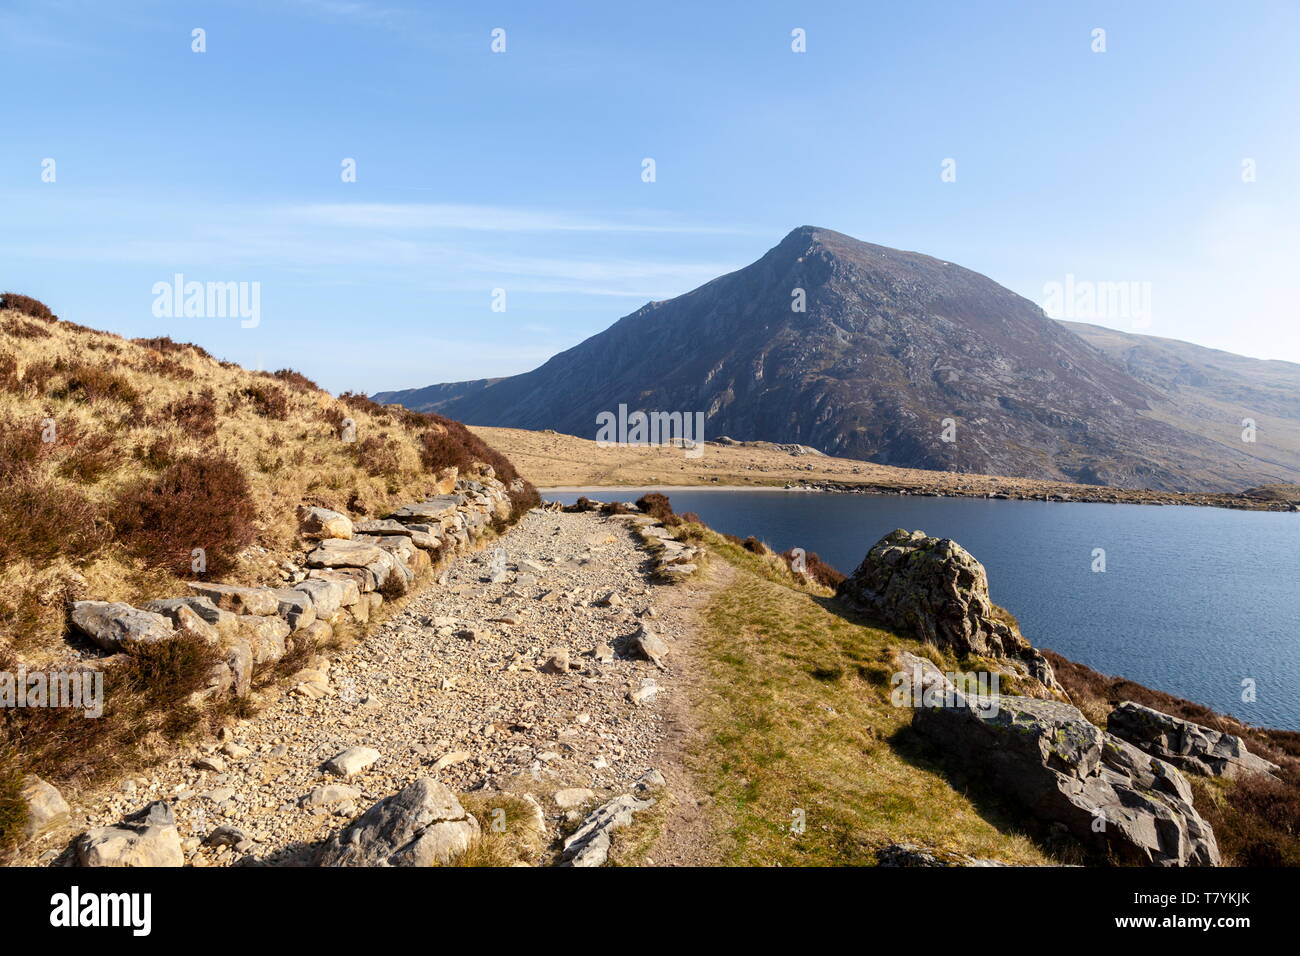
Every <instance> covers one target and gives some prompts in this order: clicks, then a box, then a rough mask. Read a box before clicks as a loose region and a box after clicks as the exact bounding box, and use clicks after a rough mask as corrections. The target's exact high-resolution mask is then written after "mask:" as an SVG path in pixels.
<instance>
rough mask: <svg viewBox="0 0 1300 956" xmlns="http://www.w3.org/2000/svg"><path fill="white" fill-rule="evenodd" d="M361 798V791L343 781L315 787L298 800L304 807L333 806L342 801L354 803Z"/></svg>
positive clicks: (342, 802)
mask: <svg viewBox="0 0 1300 956" xmlns="http://www.w3.org/2000/svg"><path fill="white" fill-rule="evenodd" d="M360 799H361V791H360V790H358V789H357V788H356V787H349V786H348V785H347V784H345V783H327V784H325V785H324V786H320V787H317V788H315V789H314V790H312V791H311V793H308V794H307V795H306V796H304V797H303V798H302V800H301V801H300V802H301V804H302V805H303V806H304V807H333V806H338V805H340V804H344V803H355V802H356V801H357V800H360Z"/></svg>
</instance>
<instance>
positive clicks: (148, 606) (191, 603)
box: [144, 594, 236, 637]
mask: <svg viewBox="0 0 1300 956" xmlns="http://www.w3.org/2000/svg"><path fill="white" fill-rule="evenodd" d="M181 608H185V609H187V610H190V611H193V612H194V613H195V614H197V615H198V616H199V617H200V618H202V619H203V620H204V621H205V622H206V623H208V624H211V625H212V626H213V627H215V628H216V629H217V633H218V634H220V635H221V636H222V637H229V636H230V635H232V634H234V633H235V630H236V624H235V615H234V614H233V613H232V612H230V611H227V610H224V609H222V608H219V607H217V606H216V605H215V604H213V603H212V601H211V599H209V598H205V597H203V596H201V595H198V594H192V595H190V596H188V597H174V598H161V599H159V600H156V601H148V602H146V603H145V605H144V609H145V610H146V611H153V612H154V613H155V614H161V615H162V616H163V617H165V618H168V619H169V620H171V621H173V622H175V621H178V620H180V617H181Z"/></svg>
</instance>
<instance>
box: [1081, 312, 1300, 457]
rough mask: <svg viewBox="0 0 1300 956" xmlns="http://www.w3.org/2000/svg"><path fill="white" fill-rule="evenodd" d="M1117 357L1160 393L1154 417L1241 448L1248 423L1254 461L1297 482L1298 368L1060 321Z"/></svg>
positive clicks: (1299, 448) (1299, 431)
mask: <svg viewBox="0 0 1300 956" xmlns="http://www.w3.org/2000/svg"><path fill="white" fill-rule="evenodd" d="M1061 324H1062V325H1064V326H1065V327H1066V328H1068V329H1069V330H1070V331H1072V332H1074V333H1075V334H1076V335H1078V336H1079V337H1080V338H1082V339H1083V340H1084V341H1086V342H1087V343H1088V344H1089V345H1092V346H1094V347H1096V348H1098V349H1100V350H1101V351H1102V352H1104V353H1105V354H1106V355H1108V356H1109V357H1111V358H1113V359H1114V360H1116V361H1117V362H1119V363H1120V364H1122V365H1123V366H1124V368H1125V369H1126V370H1127V371H1128V372H1129V374H1131V375H1132V376H1133V377H1134V378H1136V379H1138V380H1139V381H1141V382H1144V383H1146V384H1148V385H1151V386H1152V387H1154V388H1156V389H1158V390H1159V391H1160V393H1161V394H1162V396H1163V397H1164V401H1163V402H1161V403H1159V404H1157V405H1155V406H1153V407H1152V409H1151V410H1150V412H1149V413H1148V414H1150V415H1151V416H1152V417H1154V418H1159V419H1160V420H1162V421H1165V422H1168V423H1169V424H1174V425H1177V426H1179V427H1181V428H1185V429H1187V430H1188V431H1193V432H1196V433H1197V434H1199V435H1201V436H1203V437H1205V438H1209V439H1211V440H1213V441H1217V442H1219V443H1220V444H1222V445H1224V446H1225V447H1226V448H1228V449H1231V450H1232V451H1237V450H1239V449H1241V448H1242V447H1243V443H1242V440H1241V433H1242V424H1241V423H1242V421H1243V420H1244V419H1251V420H1252V421H1254V422H1255V425H1256V429H1257V436H1256V438H1257V440H1256V442H1255V445H1254V446H1253V447H1252V448H1251V454H1252V455H1254V456H1255V457H1256V458H1258V459H1259V460H1260V461H1262V462H1265V463H1267V465H1268V466H1273V467H1276V469H1277V470H1278V474H1279V475H1285V476H1287V478H1288V480H1289V481H1292V482H1294V481H1295V480H1296V479H1295V475H1296V474H1297V473H1300V365H1297V364H1296V363H1294V362H1280V361H1276V360H1272V361H1269V360H1265V359H1254V358H1246V357H1245V356H1242V355H1233V354H1232V353H1231V352H1221V351H1219V350H1218V349H1207V348H1204V347H1203V346H1200V345H1192V344H1191V343H1190V342H1179V341H1178V340H1176V339H1165V338H1158V337H1156V336H1154V335H1134V334H1131V333H1127V332H1117V331H1115V330H1114V329H1106V328H1102V327H1101V326H1097V325H1086V324H1084V323H1082V322H1062V323H1061Z"/></svg>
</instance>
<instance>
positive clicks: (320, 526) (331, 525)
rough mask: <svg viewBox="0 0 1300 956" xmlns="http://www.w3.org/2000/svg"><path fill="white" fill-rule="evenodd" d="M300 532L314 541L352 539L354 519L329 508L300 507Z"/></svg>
mask: <svg viewBox="0 0 1300 956" xmlns="http://www.w3.org/2000/svg"><path fill="white" fill-rule="evenodd" d="M298 532H299V533H300V534H301V535H302V536H303V537H304V538H308V539H312V540H321V539H324V538H350V537H352V519H351V518H349V517H348V516H347V515H345V514H340V513H339V512H337V511H331V510H330V509H329V508H313V507H310V506H308V505H299V506H298Z"/></svg>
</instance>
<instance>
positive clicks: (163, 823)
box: [76, 801, 185, 866]
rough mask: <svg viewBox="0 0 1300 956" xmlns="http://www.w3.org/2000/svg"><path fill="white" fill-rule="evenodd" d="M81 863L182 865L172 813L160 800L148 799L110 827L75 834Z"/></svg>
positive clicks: (183, 858)
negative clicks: (155, 801)
mask: <svg viewBox="0 0 1300 956" xmlns="http://www.w3.org/2000/svg"><path fill="white" fill-rule="evenodd" d="M76 850H77V863H78V864H79V865H81V866H184V865H185V854H184V853H183V852H182V850H181V838H180V834H179V833H178V832H177V830H176V815H175V814H174V813H173V812H172V809H171V807H169V806H168V805H167V804H166V803H163V802H162V801H158V802H157V803H151V804H149V806H147V807H145V808H144V809H143V810H141V811H140V812H138V813H136V814H133V815H132V816H129V817H127V818H126V820H124V821H123V822H122V823H120V824H119V825H117V826H114V827H96V828H95V829H93V830H87V831H86V832H85V833H83V834H82V835H81V836H80V837H78V838H77V844H76Z"/></svg>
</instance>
